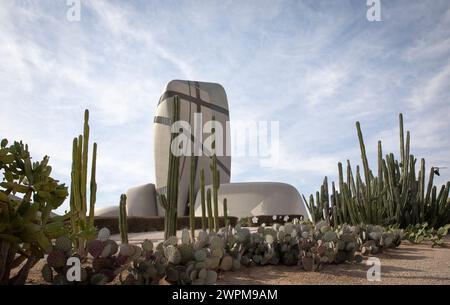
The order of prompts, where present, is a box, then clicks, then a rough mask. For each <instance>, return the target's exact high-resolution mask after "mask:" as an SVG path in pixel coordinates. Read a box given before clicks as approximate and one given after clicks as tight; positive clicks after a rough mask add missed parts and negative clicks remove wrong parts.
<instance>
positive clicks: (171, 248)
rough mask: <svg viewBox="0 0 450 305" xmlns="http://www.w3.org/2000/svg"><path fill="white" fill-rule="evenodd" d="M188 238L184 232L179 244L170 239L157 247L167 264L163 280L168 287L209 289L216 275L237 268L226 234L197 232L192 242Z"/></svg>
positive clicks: (237, 264)
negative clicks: (179, 285) (203, 285)
mask: <svg viewBox="0 0 450 305" xmlns="http://www.w3.org/2000/svg"><path fill="white" fill-rule="evenodd" d="M187 237H189V231H188V230H186V229H185V230H184V231H183V232H182V239H181V243H179V241H178V239H177V238H176V237H172V238H171V239H169V240H166V241H165V242H163V243H161V244H160V245H161V248H162V249H163V253H164V257H165V259H166V260H167V262H168V265H167V268H166V280H167V281H168V282H169V283H173V284H183V285H186V284H192V285H201V284H206V285H211V284H214V283H215V282H216V280H217V274H218V272H220V271H229V270H232V269H236V268H239V267H240V263H239V260H236V259H235V258H234V257H233V254H231V253H228V250H229V249H230V246H229V244H228V235H227V232H226V230H222V231H221V232H218V233H216V232H209V233H208V232H206V231H200V232H199V235H198V237H197V239H196V240H195V241H194V242H192V240H191V239H190V238H187ZM158 246H159V245H158Z"/></svg>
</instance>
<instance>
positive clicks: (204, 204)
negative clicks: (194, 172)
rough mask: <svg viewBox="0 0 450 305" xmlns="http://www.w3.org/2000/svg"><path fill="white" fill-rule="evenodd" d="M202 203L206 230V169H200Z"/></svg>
mask: <svg viewBox="0 0 450 305" xmlns="http://www.w3.org/2000/svg"><path fill="white" fill-rule="evenodd" d="M200 203H201V205H202V230H203V231H206V227H207V223H206V198H205V171H204V170H203V169H202V170H201V171H200Z"/></svg>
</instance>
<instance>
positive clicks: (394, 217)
mask: <svg viewBox="0 0 450 305" xmlns="http://www.w3.org/2000/svg"><path fill="white" fill-rule="evenodd" d="M399 127H400V157H401V158H400V161H398V160H396V159H395V157H394V154H393V153H390V154H387V155H385V157H383V152H382V145H381V141H379V142H378V168H377V173H378V175H377V176H374V174H373V172H372V170H371V169H370V168H369V164H368V159H367V155H366V149H365V144H364V139H363V135H362V131H361V126H360V123H359V122H356V129H357V134H358V139H359V143H360V150H361V159H362V163H363V171H364V179H363V178H362V174H361V172H360V168H359V166H357V167H356V177H355V176H354V175H353V172H352V167H351V165H350V161H347V177H346V178H347V179H346V181H344V173H343V168H342V163H340V162H339V164H338V172H339V190H336V188H335V186H334V182H333V183H332V194H331V196H330V195H329V194H328V182H327V179H326V178H325V180H324V183H323V185H322V187H321V189H320V192H317V193H316V199H315V200H314V196H312V195H311V196H310V200H309V203H308V204H307V206H308V209H309V212H310V214H311V216H312V219H313V221H320V220H323V219H326V220H327V221H328V222H330V223H331V224H333V225H339V224H343V223H350V224H354V225H356V224H360V223H365V224H382V225H394V224H398V225H399V226H400V227H402V228H405V227H407V226H408V225H410V224H412V225H415V224H420V223H423V222H427V223H428V224H429V225H430V226H431V227H434V228H439V227H441V226H444V225H446V224H447V223H449V222H450V204H449V203H448V195H449V189H450V182H447V183H446V185H442V186H441V188H440V190H439V192H438V190H437V187H436V186H433V178H434V175H435V174H436V168H435V167H431V170H430V174H429V179H428V184H427V186H425V175H426V172H425V159H421V161H420V169H419V172H418V174H417V175H416V169H415V164H416V162H417V159H416V158H415V157H414V155H412V154H410V138H411V136H410V132H409V131H408V132H407V133H406V144H405V139H404V131H403V116H402V114H400V115H399ZM303 198H304V197H303ZM330 198H331V200H330ZM304 200H305V201H306V199H305V198H304Z"/></svg>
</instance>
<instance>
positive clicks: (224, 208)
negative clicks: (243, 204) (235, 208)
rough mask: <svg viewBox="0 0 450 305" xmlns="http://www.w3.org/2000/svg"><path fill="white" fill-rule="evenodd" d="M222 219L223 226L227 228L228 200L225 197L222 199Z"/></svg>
mask: <svg viewBox="0 0 450 305" xmlns="http://www.w3.org/2000/svg"><path fill="white" fill-rule="evenodd" d="M223 219H224V223H225V228H228V225H229V224H230V222H229V220H228V202H227V198H224V199H223Z"/></svg>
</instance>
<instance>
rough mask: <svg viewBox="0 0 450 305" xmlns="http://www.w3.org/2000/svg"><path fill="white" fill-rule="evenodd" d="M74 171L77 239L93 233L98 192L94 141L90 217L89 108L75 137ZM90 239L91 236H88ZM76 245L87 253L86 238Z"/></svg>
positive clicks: (73, 209) (72, 194)
mask: <svg viewBox="0 0 450 305" xmlns="http://www.w3.org/2000/svg"><path fill="white" fill-rule="evenodd" d="M72 144H73V145H72V171H71V189H70V215H71V220H70V221H71V226H72V234H73V235H74V237H76V239H77V238H78V235H79V234H81V233H83V232H84V233H86V234H83V235H92V233H93V231H94V230H95V228H94V216H95V215H94V212H95V201H96V193H97V183H96V180H95V176H96V162H97V143H94V149H93V157H92V168H91V181H90V200H89V219H88V221H86V217H87V211H88V209H87V196H86V188H87V172H88V171H87V164H88V148H89V110H87V109H86V110H85V112H84V126H83V135H79V136H78V138H74V139H73V143H72ZM88 239H89V238H88ZM76 245H77V247H78V248H79V250H80V254H82V255H83V254H85V253H86V251H85V248H86V240H85V238H78V240H76Z"/></svg>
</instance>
